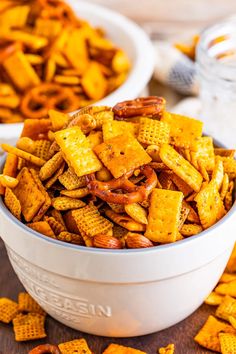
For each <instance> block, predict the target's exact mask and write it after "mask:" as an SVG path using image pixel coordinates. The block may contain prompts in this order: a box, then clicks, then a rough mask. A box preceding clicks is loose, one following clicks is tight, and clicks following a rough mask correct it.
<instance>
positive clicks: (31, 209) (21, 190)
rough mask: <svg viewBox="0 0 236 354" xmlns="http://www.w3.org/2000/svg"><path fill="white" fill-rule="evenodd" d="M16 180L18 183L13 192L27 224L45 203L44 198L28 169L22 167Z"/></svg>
mask: <svg viewBox="0 0 236 354" xmlns="http://www.w3.org/2000/svg"><path fill="white" fill-rule="evenodd" d="M17 178H18V180H19V183H18V185H17V186H16V188H14V191H13V192H14V194H15V195H16V197H17V199H18V200H19V202H20V204H21V208H22V214H23V215H24V218H25V220H26V221H27V222H29V221H31V220H32V219H33V218H34V217H35V215H36V214H37V213H38V211H39V209H40V208H41V206H42V205H43V204H44V203H45V196H44V193H42V192H41V190H40V189H39V187H38V185H37V183H36V182H35V179H34V178H33V176H32V174H31V172H30V170H29V169H28V168H26V167H24V168H23V169H22V170H21V171H20V173H19V175H18V177H17Z"/></svg>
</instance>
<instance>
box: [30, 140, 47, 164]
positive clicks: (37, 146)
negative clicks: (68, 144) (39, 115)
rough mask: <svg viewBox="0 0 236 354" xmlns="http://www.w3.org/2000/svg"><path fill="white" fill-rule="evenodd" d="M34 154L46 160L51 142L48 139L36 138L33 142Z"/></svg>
mask: <svg viewBox="0 0 236 354" xmlns="http://www.w3.org/2000/svg"><path fill="white" fill-rule="evenodd" d="M33 146H34V155H35V156H37V157H39V158H41V159H43V160H45V161H47V160H48V159H49V149H50V146H51V142H50V141H48V140H36V141H35V142H34V144H33Z"/></svg>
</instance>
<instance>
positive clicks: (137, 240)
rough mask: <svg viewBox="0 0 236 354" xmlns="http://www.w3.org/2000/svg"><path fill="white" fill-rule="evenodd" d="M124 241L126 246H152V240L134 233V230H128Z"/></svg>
mask: <svg viewBox="0 0 236 354" xmlns="http://www.w3.org/2000/svg"><path fill="white" fill-rule="evenodd" d="M125 243H126V245H127V247H128V248H147V247H153V243H152V241H150V240H149V239H148V238H147V237H145V236H143V235H141V234H136V233H134V232H128V233H127V235H126V236H125Z"/></svg>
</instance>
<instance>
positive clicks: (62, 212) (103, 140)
mask: <svg viewBox="0 0 236 354" xmlns="http://www.w3.org/2000/svg"><path fill="white" fill-rule="evenodd" d="M48 115H49V118H44V119H39V120H38V119H27V120H25V122H24V127H23V131H22V134H21V137H20V138H19V140H18V142H17V145H16V147H13V146H10V145H8V144H2V148H3V150H4V151H5V152H7V153H8V154H7V157H6V162H5V166H4V169H3V173H2V174H1V175H0V194H2V195H3V199H4V202H5V205H6V206H7V208H8V209H9V210H10V212H11V213H12V214H13V215H14V216H15V217H16V218H17V219H19V220H20V221H22V223H24V224H25V225H27V226H28V227H29V228H31V229H33V230H35V231H37V232H40V233H42V234H44V235H46V236H48V237H51V238H54V239H57V240H60V241H63V242H68V243H73V244H77V245H84V246H89V247H97V248H107V249H121V248H147V247H153V246H158V245H161V244H166V243H172V242H176V241H179V240H182V239H184V238H186V237H189V236H192V235H196V234H199V233H201V232H202V231H204V230H205V229H207V228H209V227H211V226H212V225H214V224H215V223H216V222H217V221H219V220H220V219H221V218H222V217H224V215H225V214H226V213H227V212H228V211H229V210H230V208H231V206H232V204H233V191H234V181H235V178H236V160H234V150H228V149H223V148H219V147H215V146H214V144H213V139H212V138H211V137H209V136H202V128H203V124H202V122H200V121H198V120H196V119H193V118H189V117H185V116H180V115H177V114H173V113H169V112H167V111H166V110H165V100H164V99H163V98H160V97H147V98H139V99H136V100H133V101H125V102H121V103H118V104H117V105H115V106H114V107H113V108H110V107H106V106H101V107H96V106H90V107H85V108H83V109H82V110H80V111H79V112H78V113H76V114H75V115H73V116H69V115H67V114H64V113H61V112H57V111H54V110H50V111H49V113H48ZM32 237H33V236H32ZM203 237H204V235H203Z"/></svg>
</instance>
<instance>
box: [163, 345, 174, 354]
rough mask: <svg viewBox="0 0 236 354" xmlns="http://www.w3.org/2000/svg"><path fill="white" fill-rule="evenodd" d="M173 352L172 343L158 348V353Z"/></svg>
mask: <svg viewBox="0 0 236 354" xmlns="http://www.w3.org/2000/svg"><path fill="white" fill-rule="evenodd" d="M174 352H175V345H174V344H168V345H167V347H165V348H160V349H159V354H174Z"/></svg>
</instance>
